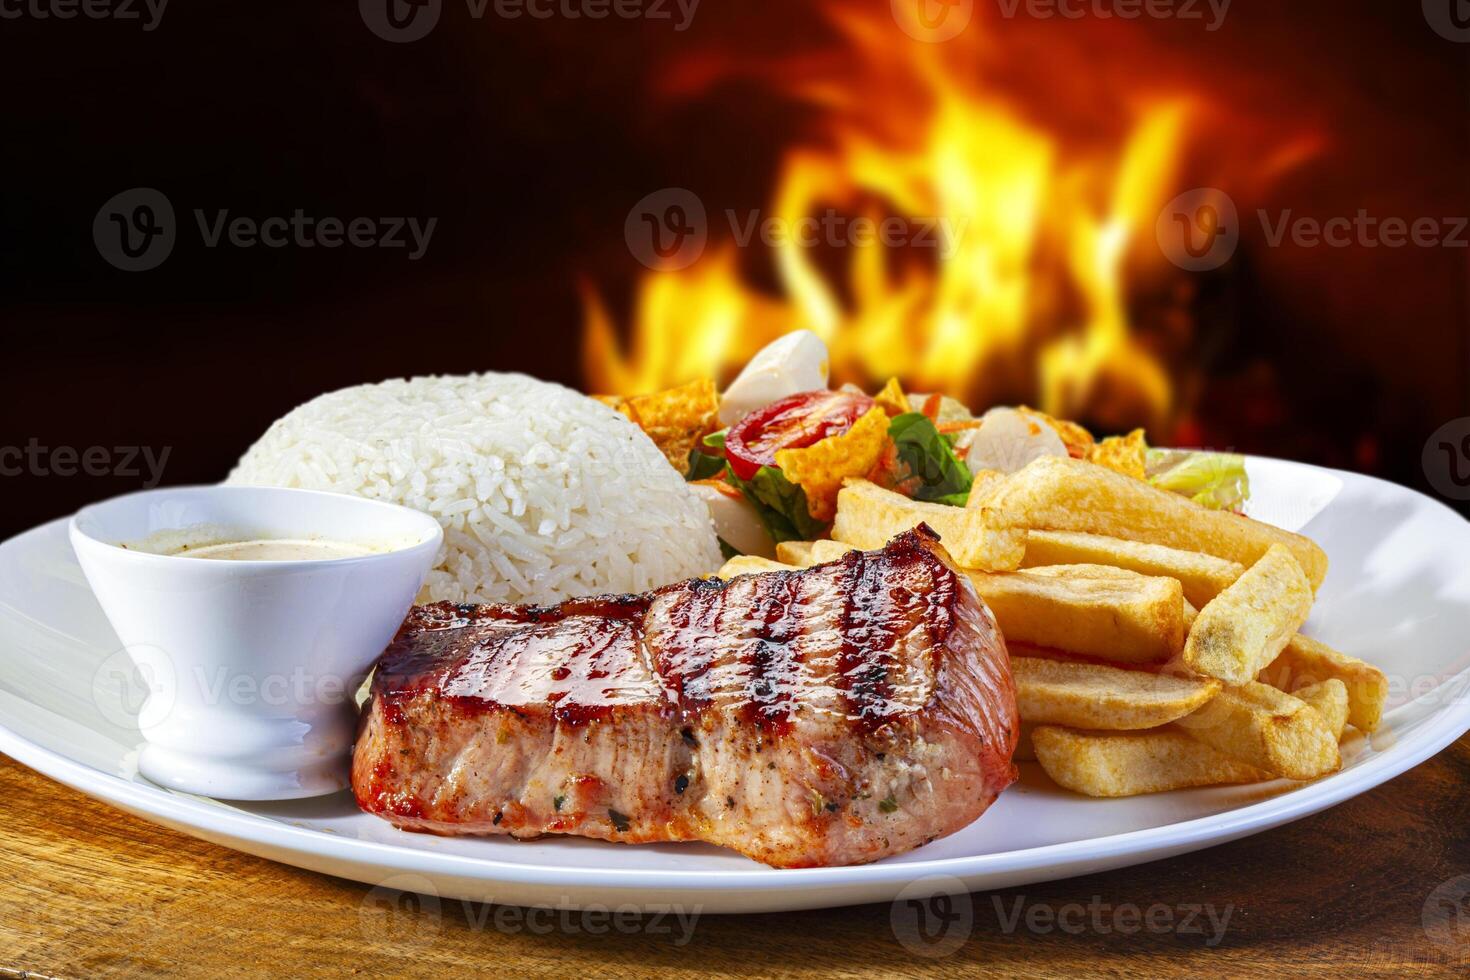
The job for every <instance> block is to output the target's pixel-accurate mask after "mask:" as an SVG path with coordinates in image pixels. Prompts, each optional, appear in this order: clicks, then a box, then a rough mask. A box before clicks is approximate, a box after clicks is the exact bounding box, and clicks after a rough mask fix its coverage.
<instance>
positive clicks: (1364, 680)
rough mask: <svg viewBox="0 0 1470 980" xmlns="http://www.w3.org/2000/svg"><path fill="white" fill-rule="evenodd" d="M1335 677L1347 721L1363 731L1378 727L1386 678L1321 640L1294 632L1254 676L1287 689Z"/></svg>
mask: <svg viewBox="0 0 1470 980" xmlns="http://www.w3.org/2000/svg"><path fill="white" fill-rule="evenodd" d="M1334 677H1335V678H1337V679H1338V680H1340V681H1342V682H1343V684H1344V685H1345V686H1346V687H1347V695H1348V718H1347V720H1348V724H1350V725H1352V726H1353V727H1354V728H1356V729H1358V730H1359V731H1363V732H1371V731H1374V730H1375V729H1377V728H1378V723H1379V722H1380V721H1381V720H1382V718H1383V703H1384V702H1385V701H1386V700H1387V699H1388V678H1387V677H1384V676H1383V671H1381V670H1379V669H1378V668H1377V667H1374V666H1373V665H1372V664H1366V663H1364V662H1363V661H1361V660H1357V659H1355V658H1353V657H1349V656H1348V655H1347V654H1343V653H1338V652H1337V651H1336V650H1334V649H1332V648H1331V647H1330V646H1328V645H1327V644H1325V643H1321V642H1318V641H1317V640H1314V639H1312V638H1311V637H1308V636H1302V635H1301V634H1300V633H1298V634H1297V635H1296V636H1293V637H1292V638H1291V641H1290V642H1289V643H1287V644H1286V649H1284V650H1282V651H1281V656H1279V657H1277V658H1276V659H1275V661H1273V662H1272V663H1271V665H1270V666H1268V667H1267V668H1266V669H1265V670H1263V671H1261V674H1260V677H1259V678H1258V679H1259V680H1261V681H1262V682H1263V683H1266V684H1270V685H1271V686H1272V687H1274V688H1278V689H1280V690H1283V691H1290V690H1293V689H1294V688H1298V687H1301V686H1303V685H1307V684H1315V683H1317V682H1318V681H1325V680H1328V679H1329V678H1334Z"/></svg>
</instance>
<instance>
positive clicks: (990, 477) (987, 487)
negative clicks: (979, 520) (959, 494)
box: [965, 470, 1006, 507]
mask: <svg viewBox="0 0 1470 980" xmlns="http://www.w3.org/2000/svg"><path fill="white" fill-rule="evenodd" d="M1005 479H1006V475H1005V474H1004V473H1002V472H1001V471H1000V470H981V471H980V472H979V473H976V474H975V475H974V477H973V479H972V481H971V483H970V496H969V498H968V499H966V500H965V506H966V507H979V506H981V505H982V504H984V503H985V501H986V500H987V499H989V497H990V494H991V493H992V492H993V491H995V490H996V489H997V488H998V487H999V486H1000V485H1001V484H1002V483H1004V482H1005Z"/></svg>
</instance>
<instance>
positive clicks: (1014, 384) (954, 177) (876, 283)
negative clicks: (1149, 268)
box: [583, 9, 1191, 428]
mask: <svg viewBox="0 0 1470 980" xmlns="http://www.w3.org/2000/svg"><path fill="white" fill-rule="evenodd" d="M828 13H829V16H830V17H831V19H832V20H833V22H834V23H835V24H836V25H837V26H838V27H839V28H840V30H841V31H842V33H843V34H844V35H845V37H846V39H847V43H848V44H849V46H850V47H851V49H852V52H853V53H855V54H856V56H857V57H856V59H849V60H848V61H849V63H850V64H855V65H857V66H858V68H859V74H858V76H857V78H856V79H854V80H851V81H842V80H836V79H833V78H831V77H822V76H816V77H812V76H810V75H807V76H800V75H798V77H797V78H796V79H795V80H794V81H790V82H787V83H786V84H787V85H788V90H789V91H790V93H791V94H793V95H795V96H796V97H798V98H800V99H803V100H805V101H807V102H809V103H811V104H813V105H815V106H816V107H818V108H819V109H820V110H821V113H822V114H823V118H824V123H825V125H824V130H825V131H824V133H823V134H822V135H821V138H818V139H814V140H813V141H812V142H811V143H810V144H807V145H801V146H796V147H794V148H792V149H791V150H789V151H788V152H787V153H786V154H785V155H784V157H783V160H782V165H781V168H780V172H779V178H778V182H777V186H776V188H775V191H774V194H773V197H772V199H771V202H770V207H769V211H768V212H767V213H766V214H763V215H762V217H763V218H764V217H774V218H775V219H776V220H777V222H779V223H781V225H782V226H783V227H785V228H794V227H796V226H797V223H798V222H799V221H801V220H802V219H803V218H812V217H814V216H819V215H821V214H823V213H825V212H827V211H828V210H829V209H835V210H837V211H838V212H840V213H842V214H845V215H863V216H868V217H870V218H872V219H873V220H875V221H876V220H881V219H882V218H884V217H890V216H901V217H906V218H908V219H909V220H910V224H909V227H911V228H915V229H922V227H923V226H924V225H925V224H932V225H934V226H935V231H934V234H935V235H936V236H937V237H938V238H939V247H938V248H932V247H931V248H928V249H919V248H917V247H916V246H915V245H913V244H905V245H902V246H898V247H890V246H884V245H882V244H878V243H870V244H852V243H845V244H844V245H843V247H841V248H829V247H828V248H814V247H811V246H810V245H809V244H802V243H800V242H798V241H797V240H796V239H795V238H794V236H786V237H785V239H784V240H782V241H778V242H777V243H776V244H775V245H774V247H773V249H772V252H771V255H770V259H771V261H772V263H773V265H774V269H775V272H776V277H777V282H778V283H779V287H780V288H779V293H778V295H775V296H770V295H766V294H764V293H762V292H761V291H759V290H757V289H756V288H754V287H753V286H751V285H749V284H748V283H747V281H746V279H745V278H744V276H743V275H742V270H741V262H742V257H741V255H740V254H739V252H738V251H737V249H736V247H735V246H734V245H733V244H731V243H729V242H718V243H715V244H712V245H711V247H710V249H709V250H708V251H707V252H706V253H705V255H704V256H703V257H702V258H700V259H699V260H698V261H696V262H695V263H694V264H693V265H692V266H690V267H688V268H686V269H683V270H680V271H653V272H650V273H648V274H646V275H645V276H644V277H643V279H642V280H641V282H640V283H639V284H638V286H637V288H636V293H635V299H634V309H633V318H632V323H631V329H630V332H629V340H628V343H627V345H626V347H625V346H624V345H622V344H621V343H620V342H619V339H618V331H617V330H616V328H615V325H614V323H613V320H612V318H611V316H610V315H609V312H608V310H607V309H606V307H605V305H604V304H603V302H602V301H601V299H600V297H599V296H598V295H597V293H596V291H595V290H593V289H592V288H591V287H584V290H583V294H584V303H585V306H586V323H585V345H584V351H583V353H584V369H585V372H586V374H587V378H588V381H589V382H590V384H591V385H592V387H593V389H594V390H599V391H608V392H612V393H617V394H633V393H637V392H641V391H649V390H654V389H658V388H662V387H668V386H672V385H675V384H679V383H682V382H685V381H689V380H691V379H693V378H696V377H702V376H715V377H717V378H722V379H727V378H728V377H729V376H730V375H731V374H732V373H733V372H734V371H736V370H738V368H739V367H740V366H741V365H742V364H743V363H744V361H745V360H747V359H748V358H749V357H750V356H751V355H752V354H754V353H755V352H756V351H757V350H759V349H760V348H761V347H762V346H763V345H764V344H766V343H768V342H769V341H770V340H772V339H774V338H775V337H777V336H780V335H781V334H783V333H786V332H787V331H790V330H793V329H798V328H803V327H804V328H808V329H811V330H814V331H815V332H816V333H817V334H818V335H820V336H821V337H822V338H823V339H824V340H825V341H826V342H827V344H828V347H829V349H830V350H831V353H832V367H833V375H834V380H835V381H836V382H842V381H853V382H856V383H858V384H861V385H864V386H871V385H874V384H876V383H879V382H881V381H882V380H884V379H886V378H887V377H888V376H890V375H897V376H898V377H900V378H901V379H902V380H903V382H904V385H905V387H906V388H907V389H908V390H911V391H924V392H943V393H946V394H950V395H953V396H955V397H958V398H961V399H962V400H965V401H966V402H967V403H969V404H970V405H972V406H975V407H979V408H983V407H985V406H987V405H988V404H991V403H994V401H996V400H998V399H1005V398H1008V399H1009V400H1013V401H1018V400H1027V401H1031V402H1032V403H1036V404H1039V405H1040V406H1041V407H1042V408H1043V409H1044V410H1046V411H1048V412H1051V413H1053V414H1056V415H1059V416H1062V417H1067V418H1092V419H1096V420H1099V421H1104V420H1106V421H1107V422H1109V423H1112V424H1115V425H1117V426H1122V425H1131V424H1135V423H1136V424H1145V425H1148V426H1150V427H1151V428H1157V427H1160V426H1163V425H1166V424H1167V421H1168V420H1169V419H1170V418H1171V416H1172V413H1173V411H1174V409H1175V407H1176V406H1175V395H1174V386H1173V384H1172V383H1171V378H1170V374H1169V372H1168V370H1166V368H1165V366H1164V365H1163V364H1162V363H1161V362H1160V360H1159V358H1158V356H1157V355H1156V354H1155V353H1153V352H1151V350H1150V349H1149V348H1148V346H1146V345H1145V344H1144V343H1142V342H1141V340H1140V338H1139V337H1138V336H1136V335H1135V331H1134V329H1133V326H1132V324H1131V323H1130V318H1129V313H1128V304H1127V291H1126V288H1125V286H1126V282H1127V278H1126V275H1125V273H1126V272H1127V270H1128V268H1129V266H1130V262H1132V263H1133V264H1134V265H1137V264H1139V261H1140V260H1139V259H1138V255H1139V253H1140V249H1139V245H1140V242H1142V241H1143V240H1145V239H1147V240H1149V241H1150V242H1151V241H1152V237H1153V229H1154V221H1155V219H1156V217H1157V215H1158V213H1159V209H1160V208H1161V207H1162V206H1163V204H1164V203H1165V201H1167V200H1168V199H1169V198H1170V197H1172V196H1173V193H1177V191H1169V190H1168V189H1169V188H1171V187H1172V185H1173V181H1174V178H1175V168H1176V165H1177V163H1178V161H1179V159H1180V157H1181V153H1182V143H1183V140H1184V138H1185V135H1186V131H1187V129H1188V124H1189V118H1190V115H1191V105H1190V103H1189V101H1188V100H1185V99H1159V100H1155V101H1153V102H1151V103H1148V104H1145V105H1143V106H1142V107H1141V108H1138V109H1136V110H1134V112H1133V115H1132V117H1131V118H1130V120H1129V122H1128V128H1127V132H1126V136H1125V137H1124V138H1122V139H1121V140H1120V141H1119V142H1118V144H1117V145H1116V146H1115V147H1113V148H1110V149H1104V150H1102V151H1098V150H1097V149H1095V148H1092V149H1085V150H1079V149H1077V148H1075V147H1069V146H1065V145H1064V144H1063V141H1062V140H1061V138H1060V137H1059V136H1057V135H1055V134H1053V133H1049V132H1048V131H1046V130H1045V129H1043V128H1042V126H1041V125H1039V124H1038V123H1036V122H1035V121H1033V120H1032V119H1030V118H1028V117H1027V116H1025V115H1024V114H1023V113H1022V112H1021V111H1020V110H1019V109H1018V108H1016V107H1015V106H1013V105H1012V104H1010V103H1008V102H1007V101H1006V100H1005V99H1004V98H1003V97H1002V96H1001V95H1000V94H999V93H998V91H997V90H996V89H995V87H994V86H993V85H990V84H987V83H985V82H983V81H982V80H981V79H980V73H979V72H978V71H977V69H976V65H977V64H979V63H982V62H983V61H984V55H985V51H986V48H985V45H986V44H987V43H989V42H988V40H987V38H986V36H985V35H984V34H983V32H979V31H977V30H976V29H975V28H973V27H972V28H971V35H972V41H971V43H969V44H966V45H960V44H959V43H958V42H950V43H948V44H922V43H918V42H910V41H908V39H907V38H904V37H902V36H901V35H899V36H897V37H896V36H895V32H894V28H893V25H892V24H891V23H886V22H882V21H880V20H879V19H875V18H873V17H870V16H863V15H860V14H857V13H854V12H852V11H848V10H844V9H832V10H829V11H828ZM717 230H718V229H717V228H716V227H714V226H713V224H712V228H711V237H712V238H713V237H716V233H717ZM1152 254H1153V255H1154V256H1156V255H1157V247H1156V246H1155V247H1154V249H1153V252H1152Z"/></svg>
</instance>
